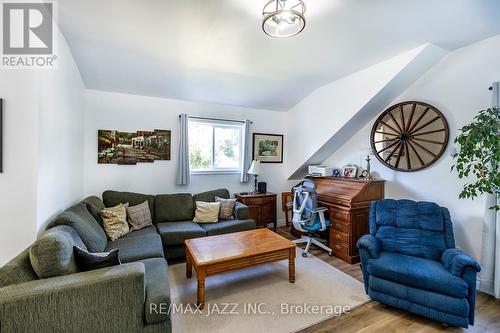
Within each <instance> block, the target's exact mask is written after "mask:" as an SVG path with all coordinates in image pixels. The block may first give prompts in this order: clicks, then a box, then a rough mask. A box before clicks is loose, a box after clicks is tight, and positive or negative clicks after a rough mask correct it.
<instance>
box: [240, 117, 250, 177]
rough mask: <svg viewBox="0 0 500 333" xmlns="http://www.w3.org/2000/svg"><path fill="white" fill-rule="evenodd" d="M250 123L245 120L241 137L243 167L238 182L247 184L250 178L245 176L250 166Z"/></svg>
mask: <svg viewBox="0 0 500 333" xmlns="http://www.w3.org/2000/svg"><path fill="white" fill-rule="evenodd" d="M251 125H252V122H251V121H250V120H245V134H244V135H243V167H242V169H241V177H240V182H242V183H248V181H249V179H250V177H249V175H248V174H247V171H248V169H249V168H250V164H252V133H251V131H250V126H251Z"/></svg>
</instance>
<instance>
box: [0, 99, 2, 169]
mask: <svg viewBox="0 0 500 333" xmlns="http://www.w3.org/2000/svg"><path fill="white" fill-rule="evenodd" d="M2 105H3V99H1V98H0V173H2V172H3V109H2Z"/></svg>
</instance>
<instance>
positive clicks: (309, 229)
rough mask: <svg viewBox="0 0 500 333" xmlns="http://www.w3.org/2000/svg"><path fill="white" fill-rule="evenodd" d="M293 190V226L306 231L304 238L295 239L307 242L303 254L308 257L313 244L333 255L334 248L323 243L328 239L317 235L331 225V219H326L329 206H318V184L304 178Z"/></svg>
mask: <svg viewBox="0 0 500 333" xmlns="http://www.w3.org/2000/svg"><path fill="white" fill-rule="evenodd" d="M292 192H293V202H291V203H289V205H291V206H293V217H292V223H293V226H294V227H295V229H297V230H298V231H301V232H305V233H306V235H305V236H302V238H300V239H297V240H294V241H293V242H294V243H296V244H301V243H306V249H305V250H304V252H303V253H302V256H303V257H307V255H308V253H309V249H310V248H311V244H314V245H316V246H318V247H320V248H321V249H323V250H325V251H327V252H328V255H330V256H331V255H333V252H332V249H330V248H329V247H328V246H326V245H325V244H323V243H326V240H324V239H320V238H318V237H316V233H317V232H319V231H324V230H326V229H327V228H328V227H329V226H330V220H326V219H325V212H326V211H327V210H328V208H324V207H319V208H318V207H317V205H318V203H317V197H318V194H317V193H316V184H315V183H314V181H312V180H309V179H304V180H303V181H302V182H301V183H300V185H298V186H295V187H294V188H293V190H292Z"/></svg>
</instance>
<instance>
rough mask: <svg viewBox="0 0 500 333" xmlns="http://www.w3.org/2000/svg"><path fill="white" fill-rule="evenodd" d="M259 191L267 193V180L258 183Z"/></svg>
mask: <svg viewBox="0 0 500 333" xmlns="http://www.w3.org/2000/svg"><path fill="white" fill-rule="evenodd" d="M257 191H258V192H259V193H266V192H267V183H266V182H258V183H257Z"/></svg>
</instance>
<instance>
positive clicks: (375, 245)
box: [356, 234, 382, 259]
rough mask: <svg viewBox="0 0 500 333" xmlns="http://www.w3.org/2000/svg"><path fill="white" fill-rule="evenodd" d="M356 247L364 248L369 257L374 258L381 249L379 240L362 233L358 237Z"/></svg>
mask: <svg viewBox="0 0 500 333" xmlns="http://www.w3.org/2000/svg"><path fill="white" fill-rule="evenodd" d="M356 247H357V248H358V249H360V248H364V249H366V250H367V251H368V254H369V255H370V257H372V258H374V259H376V258H378V255H379V254H380V250H381V249H382V245H381V244H380V241H379V240H378V239H377V238H376V237H375V236H373V235H370V234H367V235H363V236H362V237H361V238H360V239H358V242H357V243H356Z"/></svg>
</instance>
